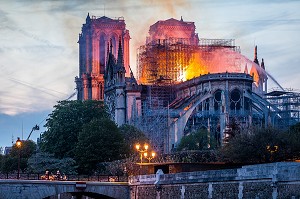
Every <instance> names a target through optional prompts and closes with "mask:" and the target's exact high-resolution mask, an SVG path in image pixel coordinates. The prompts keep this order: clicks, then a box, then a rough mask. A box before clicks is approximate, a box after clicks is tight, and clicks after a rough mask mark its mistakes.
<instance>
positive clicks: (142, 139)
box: [119, 124, 149, 157]
mask: <svg viewBox="0 0 300 199" xmlns="http://www.w3.org/2000/svg"><path fill="white" fill-rule="evenodd" d="M119 130H120V133H121V134H122V136H123V139H124V149H123V155H124V157H129V156H130V155H132V154H134V153H135V152H136V151H135V149H134V146H135V144H137V143H140V144H143V143H148V142H149V139H148V138H147V137H146V135H145V134H144V133H143V132H142V131H141V130H139V129H137V128H136V127H134V126H131V125H128V124H124V125H122V126H121V127H119Z"/></svg>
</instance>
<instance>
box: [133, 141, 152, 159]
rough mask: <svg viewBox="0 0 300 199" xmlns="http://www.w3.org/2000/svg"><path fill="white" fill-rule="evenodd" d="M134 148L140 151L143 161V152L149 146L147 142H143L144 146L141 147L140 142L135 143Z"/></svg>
mask: <svg viewBox="0 0 300 199" xmlns="http://www.w3.org/2000/svg"><path fill="white" fill-rule="evenodd" d="M135 148H136V150H137V151H138V152H139V153H140V158H141V163H143V153H146V152H147V150H148V148H149V146H148V144H144V148H141V145H140V144H136V145H135Z"/></svg>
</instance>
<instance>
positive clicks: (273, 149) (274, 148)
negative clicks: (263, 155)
mask: <svg viewBox="0 0 300 199" xmlns="http://www.w3.org/2000/svg"><path fill="white" fill-rule="evenodd" d="M278 148H279V147H278V146H277V145H268V146H267V150H268V151H269V152H270V156H271V157H270V161H271V162H273V153H276V152H277V151H278Z"/></svg>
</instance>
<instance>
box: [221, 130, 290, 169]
mask: <svg viewBox="0 0 300 199" xmlns="http://www.w3.org/2000/svg"><path fill="white" fill-rule="evenodd" d="M285 134H286V132H283V131H280V130H278V129H275V128H271V127H268V128H260V129H248V130H247V131H244V132H242V133H240V134H238V135H236V136H235V137H233V138H232V139H230V141H229V143H227V144H226V145H225V146H224V147H223V148H222V149H221V151H222V153H223V154H224V156H225V158H226V160H228V161H231V162H239V163H263V162H275V161H283V160H286V159H287V156H286V155H287V154H288V150H289V149H288V143H287V142H286V140H284V139H282V138H283V137H284V136H285Z"/></svg>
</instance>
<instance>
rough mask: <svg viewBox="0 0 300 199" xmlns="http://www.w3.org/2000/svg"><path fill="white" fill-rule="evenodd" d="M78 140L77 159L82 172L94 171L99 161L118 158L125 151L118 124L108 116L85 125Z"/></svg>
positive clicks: (79, 169)
mask: <svg viewBox="0 0 300 199" xmlns="http://www.w3.org/2000/svg"><path fill="white" fill-rule="evenodd" d="M78 140H79V141H78V144H77V145H76V150H75V160H76V162H77V163H78V166H79V167H78V171H79V172H80V173H92V172H93V171H95V170H96V167H97V163H100V162H106V161H113V160H117V159H118V158H120V156H121V154H122V153H123V151H122V149H123V137H122V135H121V134H120V132H119V129H118V127H117V125H116V124H115V123H114V122H113V121H111V120H109V119H107V118H102V119H94V120H92V121H91V122H89V123H87V124H85V125H83V128H82V131H81V132H80V133H79V136H78Z"/></svg>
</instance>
